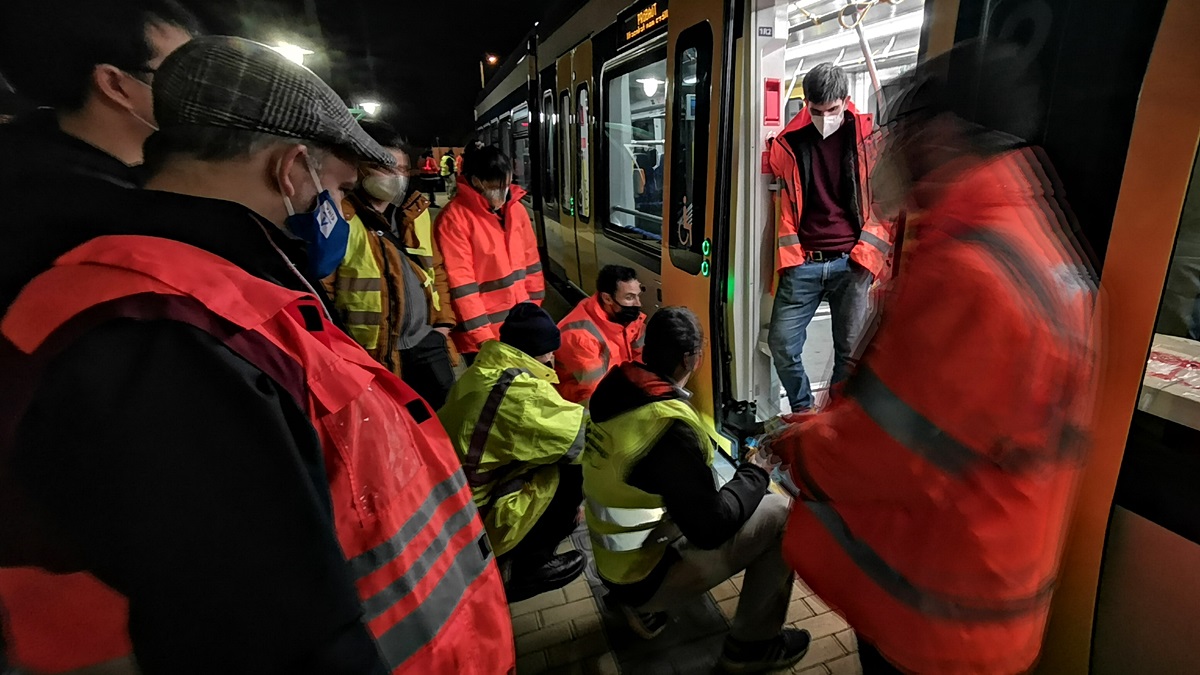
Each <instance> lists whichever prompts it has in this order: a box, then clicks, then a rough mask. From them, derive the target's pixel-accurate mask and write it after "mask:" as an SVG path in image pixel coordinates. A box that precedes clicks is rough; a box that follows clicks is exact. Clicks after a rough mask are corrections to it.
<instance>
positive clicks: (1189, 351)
mask: <svg viewBox="0 0 1200 675" xmlns="http://www.w3.org/2000/svg"><path fill="white" fill-rule="evenodd" d="M1138 408H1139V409H1140V410H1142V411H1144V412H1148V413H1151V414H1153V415H1157V416H1159V417H1163V418H1166V419H1168V420H1170V421H1171V422H1174V423H1176V424H1181V425H1183V426H1186V427H1189V428H1191V429H1195V430H1200V156H1197V162H1196V163H1195V165H1194V166H1193V168H1192V180H1191V183H1190V184H1189V187H1188V194H1187V199H1186V200H1185V201H1184V204H1183V215H1182V217H1181V218H1180V221H1179V231H1178V234H1177V235H1176V241H1175V251H1174V253H1173V256H1172V258H1171V267H1170V271H1169V272H1168V273H1167V280H1166V285H1165V286H1164V288H1163V295H1162V302H1161V304H1160V305H1159V309H1158V321H1157V323H1156V324H1155V327H1154V343H1153V346H1152V347H1151V348H1150V359H1149V361H1148V362H1147V364H1146V372H1145V377H1144V379H1143V383H1142V393H1141V396H1140V397H1139V399H1138Z"/></svg>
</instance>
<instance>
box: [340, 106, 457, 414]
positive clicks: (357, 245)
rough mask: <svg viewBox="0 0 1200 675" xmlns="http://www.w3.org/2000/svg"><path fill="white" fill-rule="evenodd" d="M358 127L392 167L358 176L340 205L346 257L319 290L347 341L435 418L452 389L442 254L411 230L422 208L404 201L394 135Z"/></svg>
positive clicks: (387, 128)
mask: <svg viewBox="0 0 1200 675" xmlns="http://www.w3.org/2000/svg"><path fill="white" fill-rule="evenodd" d="M360 124H361V126H362V128H363V131H366V132H367V134H368V135H370V136H371V138H373V139H374V140H375V141H376V142H377V143H379V144H380V145H382V146H383V147H385V148H387V150H388V152H389V153H391V155H392V156H393V157H394V158H395V159H396V166H395V167H384V166H377V165H364V166H362V167H361V168H360V169H359V185H358V188H357V189H356V190H354V191H353V192H351V193H349V194H347V195H346V198H345V199H343V200H342V212H343V213H345V215H346V220H347V221H349V223H350V236H349V241H348V244H347V247H346V256H345V258H343V260H342V262H341V264H340V265H338V269H337V272H336V273H334V274H333V275H332V276H330V277H328V278H327V279H326V280H325V285H326V287H327V289H328V290H329V291H330V292H331V293H332V294H333V300H334V305H335V306H336V307H337V309H338V313H339V315H340V316H341V319H342V322H343V323H344V324H345V326H346V330H347V332H349V333H350V336H351V337H353V338H354V340H355V341H356V342H358V343H359V344H360V345H362V347H363V348H364V349H366V350H367V352H368V353H370V354H371V356H372V357H374V358H375V359H376V360H377V361H379V362H380V363H382V364H383V365H384V366H387V368H388V370H391V371H392V372H393V373H395V374H396V375H398V376H400V377H401V378H403V379H404V381H405V382H407V383H408V384H409V385H410V386H411V387H412V388H413V389H415V390H416V391H417V393H418V394H420V395H421V397H422V398H424V399H425V400H426V401H427V402H428V403H429V405H430V406H432V407H433V408H434V409H435V410H436V409H438V408H440V407H441V406H442V404H443V403H445V401H446V394H448V393H449V391H450V387H451V386H453V385H454V367H453V362H452V361H453V358H454V357H453V356H452V353H451V346H450V341H449V339H448V337H449V334H450V329H451V328H453V327H454V323H455V321H454V311H453V310H451V309H450V303H449V301H448V300H445V298H447V297H448V296H449V291H448V288H447V285H446V271H445V265H444V264H443V262H442V258H441V253H440V251H439V250H438V248H437V244H436V242H433V241H432V239H433V238H432V236H429V235H428V234H426V236H425V237H424V238H425V239H428V241H421V239H422V237H421V236H420V234H419V233H418V231H417V229H418V228H416V227H415V222H414V221H415V220H416V219H417V218H418V217H419V216H420V215H421V212H423V211H424V210H425V209H427V208H428V200H426V199H425V198H424V195H422V194H421V193H420V192H415V191H413V192H412V193H411V194H410V190H409V172H410V168H409V158H408V154H407V153H406V152H405V151H404V150H403V149H402V146H403V142H402V140H401V139H400V137H399V136H398V135H397V134H396V130H395V129H393V128H392V126H391V125H390V124H387V123H386V122H379V121H373V120H367V121H364V122H361V123H360ZM420 249H424V250H427V251H428V252H429V253H430V255H429V256H422V258H426V257H427V258H428V260H427V261H426V260H420V261H418V260H417V256H415V255H413V254H412V253H413V251H416V250H420Z"/></svg>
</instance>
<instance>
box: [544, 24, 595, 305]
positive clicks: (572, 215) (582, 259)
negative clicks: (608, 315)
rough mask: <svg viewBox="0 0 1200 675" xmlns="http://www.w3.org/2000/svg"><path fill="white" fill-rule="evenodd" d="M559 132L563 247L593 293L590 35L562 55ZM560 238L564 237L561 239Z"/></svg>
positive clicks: (574, 274)
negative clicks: (588, 39) (588, 38)
mask: <svg viewBox="0 0 1200 675" xmlns="http://www.w3.org/2000/svg"><path fill="white" fill-rule="evenodd" d="M556 70H557V74H558V93H557V101H556V105H557V110H558V120H559V124H558V134H559V148H560V155H559V157H558V160H559V166H561V167H562V171H561V173H560V176H561V181H560V183H559V186H558V188H559V195H558V199H559V213H560V218H559V225H560V232H561V233H562V237H561V243H559V246H560V250H558V251H554V250H551V251H550V257H551V258H552V259H557V260H561V261H562V264H563V267H565V268H566V269H565V273H566V278H567V280H568V281H570V282H571V283H572V284H574V285H575V286H576V287H578V288H579V289H581V290H584V291H585V292H587V293H591V292H592V291H593V290H594V286H595V283H596V272H597V269H596V235H595V229H594V219H593V215H592V210H593V207H592V204H593V202H594V198H593V179H592V168H593V163H594V159H593V154H594V153H593V152H592V139H593V137H594V133H593V125H592V120H593V118H594V112H593V101H592V89H593V83H592V43H591V41H585V42H583V43H581V44H579V45H578V46H577V47H575V49H573V50H571V52H570V53H569V54H564V55H563V56H562V57H560V58H559V59H558V67H557V69H556ZM556 243H558V242H556Z"/></svg>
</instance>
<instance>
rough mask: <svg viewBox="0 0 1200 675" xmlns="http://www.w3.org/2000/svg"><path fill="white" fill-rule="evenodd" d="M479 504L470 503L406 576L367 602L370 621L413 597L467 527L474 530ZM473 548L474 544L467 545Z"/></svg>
mask: <svg viewBox="0 0 1200 675" xmlns="http://www.w3.org/2000/svg"><path fill="white" fill-rule="evenodd" d="M476 513H477V512H476V511H475V502H474V501H473V500H468V501H467V503H466V504H463V507H462V508H461V509H459V510H458V512H457V513H455V514H454V515H452V516H450V517H449V518H448V519H447V520H446V522H445V523H444V524H443V525H442V529H441V531H440V532H438V534H437V538H436V539H434V540H433V541H432V542H430V543H429V546H427V547H426V548H425V550H424V551H422V552H421V556H420V557H419V558H417V559H416V560H414V561H413V562H412V564H411V565H409V567H408V569H407V570H405V571H404V575H403V576H401V577H399V578H398V579H395V580H393V581H392V583H390V584H388V586H387V587H386V588H384V589H382V590H380V591H379V592H378V593H376V594H375V595H372V596H371V597H369V598H366V599H365V600H363V603H362V606H363V612H364V613H365V615H366V620H367V621H373V620H375V619H376V618H378V617H380V616H382V615H383V613H384V612H386V611H387V610H388V608H389V607H391V606H392V605H395V604H396V603H398V602H400V601H401V600H403V599H404V598H405V597H406V596H407V595H408V594H409V593H412V591H413V588H414V587H416V585H417V584H419V583H421V580H422V579H424V578H425V575H426V574H428V573H429V570H430V569H432V568H433V565H434V563H436V562H437V561H438V560H439V559H440V558H441V557H442V555H443V554H444V553H445V552H446V548H447V547H449V546H450V541H451V540H452V539H454V537H455V536H456V535H457V534H458V533H459V532H460V531H462V529H463V528H464V527H468V526H470V524H471V523H472V522H474V521H475V514H476ZM467 545H468V546H470V544H467Z"/></svg>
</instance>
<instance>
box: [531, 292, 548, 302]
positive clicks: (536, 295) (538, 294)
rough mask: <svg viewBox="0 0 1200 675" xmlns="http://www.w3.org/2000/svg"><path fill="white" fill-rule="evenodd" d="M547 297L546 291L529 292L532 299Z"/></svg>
mask: <svg viewBox="0 0 1200 675" xmlns="http://www.w3.org/2000/svg"><path fill="white" fill-rule="evenodd" d="M545 297H546V291H534V292H532V293H530V294H529V299H530V300H541V299H543V298H545Z"/></svg>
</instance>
